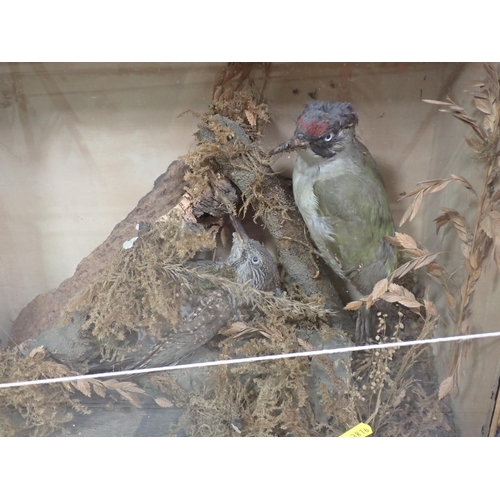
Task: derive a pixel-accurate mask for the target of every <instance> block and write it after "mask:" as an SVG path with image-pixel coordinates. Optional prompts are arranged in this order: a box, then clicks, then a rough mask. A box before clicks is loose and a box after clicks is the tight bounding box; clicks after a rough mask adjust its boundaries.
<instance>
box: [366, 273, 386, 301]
mask: <svg viewBox="0 0 500 500" xmlns="http://www.w3.org/2000/svg"><path fill="white" fill-rule="evenodd" d="M388 288H389V280H388V279H387V278H384V279H382V280H380V281H379V282H377V283H375V286H374V287H373V291H372V293H371V294H370V295H371V297H372V299H373V301H375V300H377V299H379V298H380V297H382V295H383V294H384V293H385V292H386V291H387V289H388Z"/></svg>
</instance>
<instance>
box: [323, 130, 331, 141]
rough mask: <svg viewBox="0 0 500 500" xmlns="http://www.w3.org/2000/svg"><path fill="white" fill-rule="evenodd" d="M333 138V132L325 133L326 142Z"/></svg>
mask: <svg viewBox="0 0 500 500" xmlns="http://www.w3.org/2000/svg"><path fill="white" fill-rule="evenodd" d="M332 139H333V134H332V133H331V132H330V133H329V134H327V135H325V137H323V140H324V141H325V142H331V140H332Z"/></svg>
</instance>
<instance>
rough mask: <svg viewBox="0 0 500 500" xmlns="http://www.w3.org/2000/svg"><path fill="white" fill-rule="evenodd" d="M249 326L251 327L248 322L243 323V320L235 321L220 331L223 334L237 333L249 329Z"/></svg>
mask: <svg viewBox="0 0 500 500" xmlns="http://www.w3.org/2000/svg"><path fill="white" fill-rule="evenodd" d="M248 328H249V327H248V325H247V324H246V323H243V321H235V322H234V323H231V325H230V326H229V327H228V328H226V329H225V330H222V331H221V332H220V333H221V335H224V336H229V335H236V334H238V333H241V332H243V331H245V330H247V329H248Z"/></svg>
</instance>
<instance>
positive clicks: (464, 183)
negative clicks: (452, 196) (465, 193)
mask: <svg viewBox="0 0 500 500" xmlns="http://www.w3.org/2000/svg"><path fill="white" fill-rule="evenodd" d="M451 177H452V179H454V180H456V181H457V182H458V183H460V184H462V186H465V187H466V188H467V189H469V190H470V191H472V192H473V193H474V194H475V195H476V196H477V193H476V191H475V190H474V188H473V187H472V184H471V183H470V182H469V181H468V180H467V179H466V178H465V177H462V176H461V175H456V174H451Z"/></svg>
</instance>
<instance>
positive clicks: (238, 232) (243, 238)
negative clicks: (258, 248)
mask: <svg viewBox="0 0 500 500" xmlns="http://www.w3.org/2000/svg"><path fill="white" fill-rule="evenodd" d="M229 217H230V219H231V222H232V224H233V226H234V230H235V231H236V235H237V237H238V239H239V240H240V241H242V242H246V241H248V240H249V238H248V235H247V233H246V232H245V230H244V229H243V226H242V225H241V222H240V221H239V220H238V219H237V218H236V217H235V216H234V215H230V216H229Z"/></svg>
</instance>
